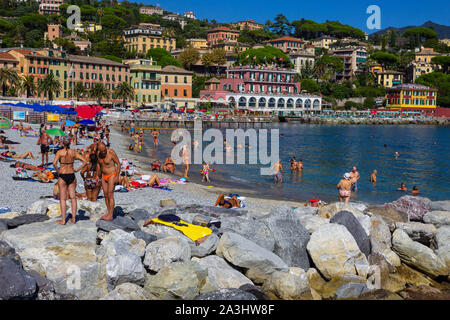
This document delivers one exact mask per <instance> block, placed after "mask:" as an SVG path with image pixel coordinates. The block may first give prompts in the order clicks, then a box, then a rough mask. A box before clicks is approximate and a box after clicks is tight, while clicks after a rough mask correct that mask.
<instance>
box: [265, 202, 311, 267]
mask: <svg viewBox="0 0 450 320" xmlns="http://www.w3.org/2000/svg"><path fill="white" fill-rule="evenodd" d="M261 221H263V222H264V223H265V224H266V225H267V227H268V228H269V230H270V231H271V233H272V235H273V237H274V239H275V247H274V250H273V252H274V253H275V254H276V255H277V256H279V257H280V258H281V259H282V260H283V261H284V262H286V264H287V265H288V266H290V267H299V268H302V269H304V270H308V268H309V259H308V254H307V253H306V245H307V243H308V241H309V232H308V230H306V229H305V227H304V226H303V225H302V223H301V222H300V219H299V217H298V216H297V215H296V214H295V213H294V212H293V210H292V209H291V208H289V207H288V206H283V207H279V208H276V209H273V210H272V211H271V213H270V214H269V215H268V216H266V217H265V218H264V219H261Z"/></svg>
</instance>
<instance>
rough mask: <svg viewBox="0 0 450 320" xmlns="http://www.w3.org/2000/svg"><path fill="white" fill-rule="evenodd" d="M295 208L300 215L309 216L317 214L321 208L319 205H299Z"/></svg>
mask: <svg viewBox="0 0 450 320" xmlns="http://www.w3.org/2000/svg"><path fill="white" fill-rule="evenodd" d="M293 210H294V212H295V213H296V214H298V215H299V216H309V215H316V214H317V211H318V210H319V208H318V207H298V208H295V209H293Z"/></svg>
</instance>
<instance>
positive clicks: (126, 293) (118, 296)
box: [100, 283, 148, 300]
mask: <svg viewBox="0 0 450 320" xmlns="http://www.w3.org/2000/svg"><path fill="white" fill-rule="evenodd" d="M147 299H148V298H147V296H146V294H145V291H144V289H142V287H140V286H138V285H137V284H134V283H122V284H120V285H118V286H117V287H116V288H115V289H114V290H112V291H111V292H109V293H108V294H107V295H106V296H104V297H103V298H101V299H100V300H147Z"/></svg>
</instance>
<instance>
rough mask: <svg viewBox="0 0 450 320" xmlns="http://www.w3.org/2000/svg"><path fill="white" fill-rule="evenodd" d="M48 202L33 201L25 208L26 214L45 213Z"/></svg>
mask: <svg viewBox="0 0 450 320" xmlns="http://www.w3.org/2000/svg"><path fill="white" fill-rule="evenodd" d="M49 204H50V203H49V202H47V201H45V200H38V201H36V202H33V204H32V205H31V206H29V207H28V209H27V214H46V213H47V208H48V205H49Z"/></svg>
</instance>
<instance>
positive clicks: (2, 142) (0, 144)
mask: <svg viewBox="0 0 450 320" xmlns="http://www.w3.org/2000/svg"><path fill="white" fill-rule="evenodd" d="M15 148H16V147H13V146H10V145H7V144H6V137H5V136H1V137H0V149H8V150H11V149H15Z"/></svg>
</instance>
